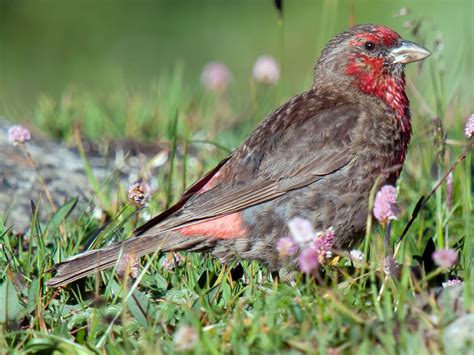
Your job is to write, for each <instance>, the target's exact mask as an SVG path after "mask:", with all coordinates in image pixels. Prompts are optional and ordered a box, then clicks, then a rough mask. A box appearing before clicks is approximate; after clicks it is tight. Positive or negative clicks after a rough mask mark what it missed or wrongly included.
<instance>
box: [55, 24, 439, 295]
mask: <svg viewBox="0 0 474 355" xmlns="http://www.w3.org/2000/svg"><path fill="white" fill-rule="evenodd" d="M429 55H430V52H429V51H428V50H427V49H425V48H423V47H421V46H419V45H417V44H415V43H412V42H409V41H406V40H403V39H401V38H400V36H399V35H398V34H397V33H395V32H394V31H393V30H391V29H389V28H387V27H384V26H378V25H358V26H355V27H353V28H351V29H349V30H347V31H345V32H343V33H341V34H340V35H338V36H336V37H335V38H333V39H332V40H331V41H330V42H329V43H328V45H327V46H326V48H325V49H324V50H323V52H322V54H321V58H320V59H319V61H318V62H317V64H316V70H315V75H314V83H313V86H312V87H311V88H310V89H309V90H308V91H306V92H304V93H302V94H301V95H298V96H295V97H294V98H292V99H291V100H290V101H288V102H287V103H286V104H284V105H283V106H281V107H280V108H279V109H277V110H276V111H275V112H274V113H272V114H271V115H269V116H268V117H267V118H266V119H265V120H264V121H263V122H262V123H261V124H260V125H259V126H258V127H257V129H256V130H255V131H254V132H253V133H252V134H251V135H250V137H248V138H247V140H246V141H245V142H244V143H243V144H242V145H241V146H240V147H239V148H238V149H236V150H235V151H234V152H233V153H232V154H231V155H230V156H229V157H227V158H226V159H224V160H223V161H222V162H221V163H219V164H218V165H217V166H216V167H215V168H214V169H213V170H211V171H210V172H209V173H207V174H206V175H205V176H204V177H203V178H202V179H200V180H199V181H197V182H196V183H195V184H194V185H192V186H191V187H190V188H189V189H188V190H187V191H186V192H185V193H184V195H183V196H182V198H181V200H180V201H179V202H178V203H177V204H176V205H174V206H173V207H171V208H170V209H168V210H166V211H165V212H163V213H162V214H160V215H158V216H157V217H155V218H153V219H152V220H150V221H149V222H148V223H146V224H145V225H143V226H142V227H141V228H139V229H138V230H137V231H136V237H134V238H131V239H128V240H126V241H123V242H121V243H117V244H113V245H110V246H108V247H106V248H104V249H100V250H92V251H88V252H86V253H83V254H80V255H78V256H76V257H74V258H72V259H70V260H68V261H65V262H63V263H60V264H58V265H56V267H55V269H56V270H57V274H56V276H55V277H54V278H52V279H51V280H49V282H48V285H50V286H59V285H63V284H65V283H68V282H71V281H73V280H76V279H79V278H81V277H84V276H86V275H88V274H91V273H94V272H96V271H97V270H101V269H105V268H109V267H112V266H113V265H114V264H115V263H116V262H117V258H118V257H119V255H123V254H127V253H132V254H133V255H135V256H136V257H139V256H142V255H145V254H149V253H152V252H154V251H156V250H161V251H178V250H188V251H199V252H210V253H212V254H213V255H215V256H217V257H218V258H220V259H221V260H223V261H227V260H232V259H235V258H242V259H253V260H258V261H261V262H262V263H264V264H265V265H267V266H268V267H269V268H270V269H272V270H280V271H283V273H282V274H285V272H286V271H288V270H289V269H291V268H294V267H295V266H296V265H297V263H298V257H299V255H298V253H295V254H294V255H293V256H292V258H293V261H292V262H289V263H288V262H285V263H283V261H282V260H281V258H279V253H278V250H277V247H276V242H277V240H278V239H280V238H281V237H284V236H287V235H289V230H288V222H289V221H290V220H291V219H292V218H294V217H301V218H305V219H307V220H309V221H310V222H311V223H312V225H313V228H314V230H315V231H322V230H325V229H327V228H329V227H332V228H333V230H334V233H335V236H334V241H333V243H334V247H336V248H339V249H350V248H352V247H353V245H354V244H355V243H357V242H358V241H360V239H361V237H362V235H363V233H364V229H365V224H366V220H367V214H368V200H369V192H370V190H371V189H372V187H373V185H374V183H375V182H376V179H377V177H380V180H379V184H380V186H383V185H385V184H391V185H393V184H395V182H396V180H397V177H398V176H399V174H400V171H401V168H402V164H403V162H404V160H405V155H406V151H407V146H408V142H409V141H410V136H411V124H410V112H409V108H408V98H407V96H406V94H405V78H404V73H403V68H404V65H405V64H406V63H410V62H414V61H417V60H421V59H423V58H425V57H427V56H429Z"/></svg>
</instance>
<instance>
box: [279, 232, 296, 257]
mask: <svg viewBox="0 0 474 355" xmlns="http://www.w3.org/2000/svg"><path fill="white" fill-rule="evenodd" d="M276 249H277V251H278V254H279V255H280V257H286V256H291V255H294V254H295V253H296V252H297V251H298V245H297V244H296V243H295V241H294V240H293V238H291V237H284V238H280V239H278V240H277V243H276Z"/></svg>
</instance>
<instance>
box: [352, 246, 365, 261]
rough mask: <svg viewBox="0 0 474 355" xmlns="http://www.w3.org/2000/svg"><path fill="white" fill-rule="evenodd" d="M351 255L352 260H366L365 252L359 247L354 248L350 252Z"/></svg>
mask: <svg viewBox="0 0 474 355" xmlns="http://www.w3.org/2000/svg"><path fill="white" fill-rule="evenodd" d="M350 257H351V260H352V261H354V262H362V261H364V258H365V257H364V253H362V252H361V251H360V250H357V249H352V250H351V252H350Z"/></svg>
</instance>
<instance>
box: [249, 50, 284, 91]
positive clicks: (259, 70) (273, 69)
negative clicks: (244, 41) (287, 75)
mask: <svg viewBox="0 0 474 355" xmlns="http://www.w3.org/2000/svg"><path fill="white" fill-rule="evenodd" d="M253 77H254V79H255V80H256V81H258V82H260V83H262V84H265V85H275V84H276V83H277V82H278V80H279V79H280V66H279V65H278V62H277V61H276V60H275V58H273V57H272V56H269V55H263V56H261V57H259V58H258V59H257V61H256V62H255V64H254V66H253Z"/></svg>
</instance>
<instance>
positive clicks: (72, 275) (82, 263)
mask: <svg viewBox="0 0 474 355" xmlns="http://www.w3.org/2000/svg"><path fill="white" fill-rule="evenodd" d="M208 243H209V241H208V240H206V239H205V238H202V237H185V236H182V235H180V234H179V233H177V232H173V231H168V232H164V233H162V234H160V235H147V236H143V237H134V238H131V239H128V240H125V241H123V242H120V243H115V244H112V245H110V246H108V247H106V248H103V249H98V250H90V251H87V252H85V253H82V254H79V255H77V256H74V257H72V258H70V259H69V260H66V261H64V262H62V263H59V264H56V265H54V266H53V268H52V270H51V271H56V274H55V276H54V277H53V278H52V279H50V280H49V281H48V282H47V283H46V284H47V286H50V287H59V286H62V285H64V284H67V283H69V282H72V281H75V280H78V279H80V278H83V277H85V276H87V275H90V274H94V273H97V272H99V271H101V270H104V269H108V268H111V267H113V266H114V265H115V264H116V263H117V259H118V258H119V257H121V256H122V255H123V256H125V255H131V256H133V257H135V258H139V257H141V256H144V255H147V254H151V253H154V252H156V251H160V252H167V251H178V250H190V251H204V250H206V249H208V248H209V247H210V246H209V245H208Z"/></svg>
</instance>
